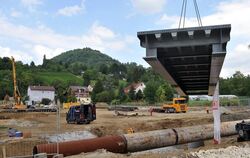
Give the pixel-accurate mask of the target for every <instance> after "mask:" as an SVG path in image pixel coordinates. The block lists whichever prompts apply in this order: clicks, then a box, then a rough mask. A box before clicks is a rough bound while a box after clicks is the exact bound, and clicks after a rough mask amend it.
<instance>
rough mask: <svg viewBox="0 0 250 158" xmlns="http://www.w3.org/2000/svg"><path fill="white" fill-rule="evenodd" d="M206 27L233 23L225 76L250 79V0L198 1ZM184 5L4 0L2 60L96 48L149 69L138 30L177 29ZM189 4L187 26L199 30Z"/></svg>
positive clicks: (0, 5) (173, 0) (162, 0)
mask: <svg viewBox="0 0 250 158" xmlns="http://www.w3.org/2000/svg"><path fill="white" fill-rule="evenodd" d="M197 3H198V6H199V10H200V14H201V19H202V23H203V26H208V25H219V24H231V25H232V30H231V40H230V42H229V43H228V45H227V55H226V58H225V61H224V65H223V68H222V71H221V75H220V76H221V77H230V76H231V75H232V74H234V73H235V71H241V72H242V73H244V74H245V75H248V74H250V49H248V45H249V44H250V0H197ZM181 5H182V0H0V57H4V56H7V57H10V56H14V58H16V60H20V61H22V62H23V63H28V64H29V63H30V62H31V61H34V62H35V64H36V65H38V64H41V63H42V59H43V55H44V54H46V57H47V58H48V59H50V58H52V57H54V56H57V55H59V54H60V53H62V52H65V51H67V50H72V49H76V48H84V47H90V48H92V49H97V50H100V51H101V52H102V53H105V54H107V55H109V56H111V57H112V58H114V59H117V60H119V61H121V62H123V63H125V62H136V63H138V64H141V65H143V66H145V67H148V66H149V65H148V64H147V63H146V62H145V61H144V60H143V57H144V56H145V49H144V48H142V47H140V43H139V39H138V38H137V32H138V31H145V30H157V29H169V28H177V27H178V22H179V16H180V11H181ZM197 25H198V23H197V21H196V14H195V11H194V7H193V3H192V1H191V0H188V5H187V18H186V24H185V27H192V26H197Z"/></svg>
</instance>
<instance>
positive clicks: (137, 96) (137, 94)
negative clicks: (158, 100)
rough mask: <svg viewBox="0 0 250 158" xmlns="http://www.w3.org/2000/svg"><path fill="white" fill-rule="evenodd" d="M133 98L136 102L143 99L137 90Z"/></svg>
mask: <svg viewBox="0 0 250 158" xmlns="http://www.w3.org/2000/svg"><path fill="white" fill-rule="evenodd" d="M135 98H136V100H142V99H143V93H142V91H141V90H139V91H138V92H137V93H136V94H135Z"/></svg>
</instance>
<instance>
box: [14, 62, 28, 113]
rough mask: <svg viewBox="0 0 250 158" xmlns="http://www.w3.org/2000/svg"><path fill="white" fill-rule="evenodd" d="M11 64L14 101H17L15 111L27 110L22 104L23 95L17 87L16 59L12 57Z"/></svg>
mask: <svg viewBox="0 0 250 158" xmlns="http://www.w3.org/2000/svg"><path fill="white" fill-rule="evenodd" d="M11 63H12V75H13V86H14V92H13V93H14V94H13V96H14V99H15V106H14V108H15V109H25V108H26V106H24V105H23V104H22V102H21V94H20V91H19V89H18V86H17V81H16V63H15V59H14V58H13V57H11Z"/></svg>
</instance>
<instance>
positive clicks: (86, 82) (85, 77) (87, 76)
mask: <svg viewBox="0 0 250 158" xmlns="http://www.w3.org/2000/svg"><path fill="white" fill-rule="evenodd" d="M82 77H83V85H84V86H88V85H89V84H90V80H91V77H90V74H89V73H88V71H86V72H84V74H83V76H82Z"/></svg>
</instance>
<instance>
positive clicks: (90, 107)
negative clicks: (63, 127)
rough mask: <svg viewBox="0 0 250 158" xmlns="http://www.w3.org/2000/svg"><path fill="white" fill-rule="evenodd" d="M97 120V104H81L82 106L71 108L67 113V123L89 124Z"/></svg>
mask: <svg viewBox="0 0 250 158" xmlns="http://www.w3.org/2000/svg"><path fill="white" fill-rule="evenodd" d="M95 119H96V107H95V104H81V105H80V106H71V107H70V108H69V111H68V112H67V113H66V121H67V123H68V124H69V123H77V124H89V123H90V122H91V121H94V120H95Z"/></svg>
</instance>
